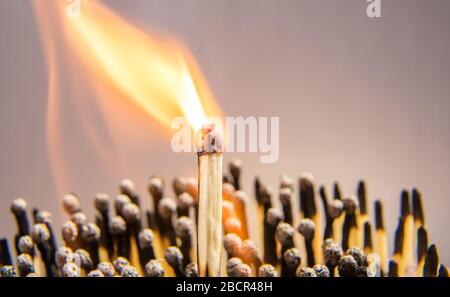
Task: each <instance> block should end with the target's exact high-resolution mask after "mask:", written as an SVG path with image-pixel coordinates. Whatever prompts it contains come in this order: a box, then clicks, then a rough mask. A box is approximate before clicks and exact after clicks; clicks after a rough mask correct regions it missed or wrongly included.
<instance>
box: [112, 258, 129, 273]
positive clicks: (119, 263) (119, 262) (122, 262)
mask: <svg viewBox="0 0 450 297" xmlns="http://www.w3.org/2000/svg"><path fill="white" fill-rule="evenodd" d="M113 265H114V268H115V269H116V271H117V272H118V273H121V272H122V269H123V268H124V267H126V266H129V265H130V262H128V260H127V259H126V258H124V257H117V258H116V260H114V262H113Z"/></svg>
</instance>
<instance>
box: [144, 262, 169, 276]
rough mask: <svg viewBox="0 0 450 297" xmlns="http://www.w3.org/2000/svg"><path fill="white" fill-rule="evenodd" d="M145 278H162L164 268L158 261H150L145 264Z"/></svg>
mask: <svg viewBox="0 0 450 297" xmlns="http://www.w3.org/2000/svg"><path fill="white" fill-rule="evenodd" d="M145 276H147V277H163V276H164V268H163V267H162V266H161V263H160V262H159V261H158V260H150V261H149V262H148V263H147V264H145Z"/></svg>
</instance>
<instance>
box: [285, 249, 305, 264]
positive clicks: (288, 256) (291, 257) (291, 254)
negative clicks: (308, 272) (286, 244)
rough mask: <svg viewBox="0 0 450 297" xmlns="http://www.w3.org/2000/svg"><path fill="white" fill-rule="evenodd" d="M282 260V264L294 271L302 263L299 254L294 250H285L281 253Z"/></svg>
mask: <svg viewBox="0 0 450 297" xmlns="http://www.w3.org/2000/svg"><path fill="white" fill-rule="evenodd" d="M283 260H284V263H286V265H287V266H288V267H291V268H294V269H295V268H297V267H298V266H299V265H300V263H301V262H302V258H301V256H300V252H299V251H298V250H297V249H296V248H290V249H287V250H286V251H285V252H284V253H283Z"/></svg>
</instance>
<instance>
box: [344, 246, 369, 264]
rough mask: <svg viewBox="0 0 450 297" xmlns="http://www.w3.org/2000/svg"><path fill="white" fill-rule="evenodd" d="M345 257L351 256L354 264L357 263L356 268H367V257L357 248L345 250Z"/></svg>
mask: <svg viewBox="0 0 450 297" xmlns="http://www.w3.org/2000/svg"><path fill="white" fill-rule="evenodd" d="M346 254H347V255H349V256H352V257H353V259H355V261H356V263H358V266H368V265H369V264H368V263H367V257H366V255H365V254H364V252H363V251H362V250H361V249H360V248H357V247H352V248H349V249H348V250H347V253H346Z"/></svg>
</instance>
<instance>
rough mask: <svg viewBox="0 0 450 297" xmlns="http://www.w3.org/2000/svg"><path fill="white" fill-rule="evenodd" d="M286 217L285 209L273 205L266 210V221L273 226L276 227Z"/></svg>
mask: <svg viewBox="0 0 450 297" xmlns="http://www.w3.org/2000/svg"><path fill="white" fill-rule="evenodd" d="M283 219H284V215H283V211H282V210H281V209H279V208H276V207H271V208H269V209H268V210H267V212H266V222H267V224H269V225H270V226H272V227H274V228H275V227H276V226H277V225H278V223H280V222H281V221H282V220H283Z"/></svg>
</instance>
